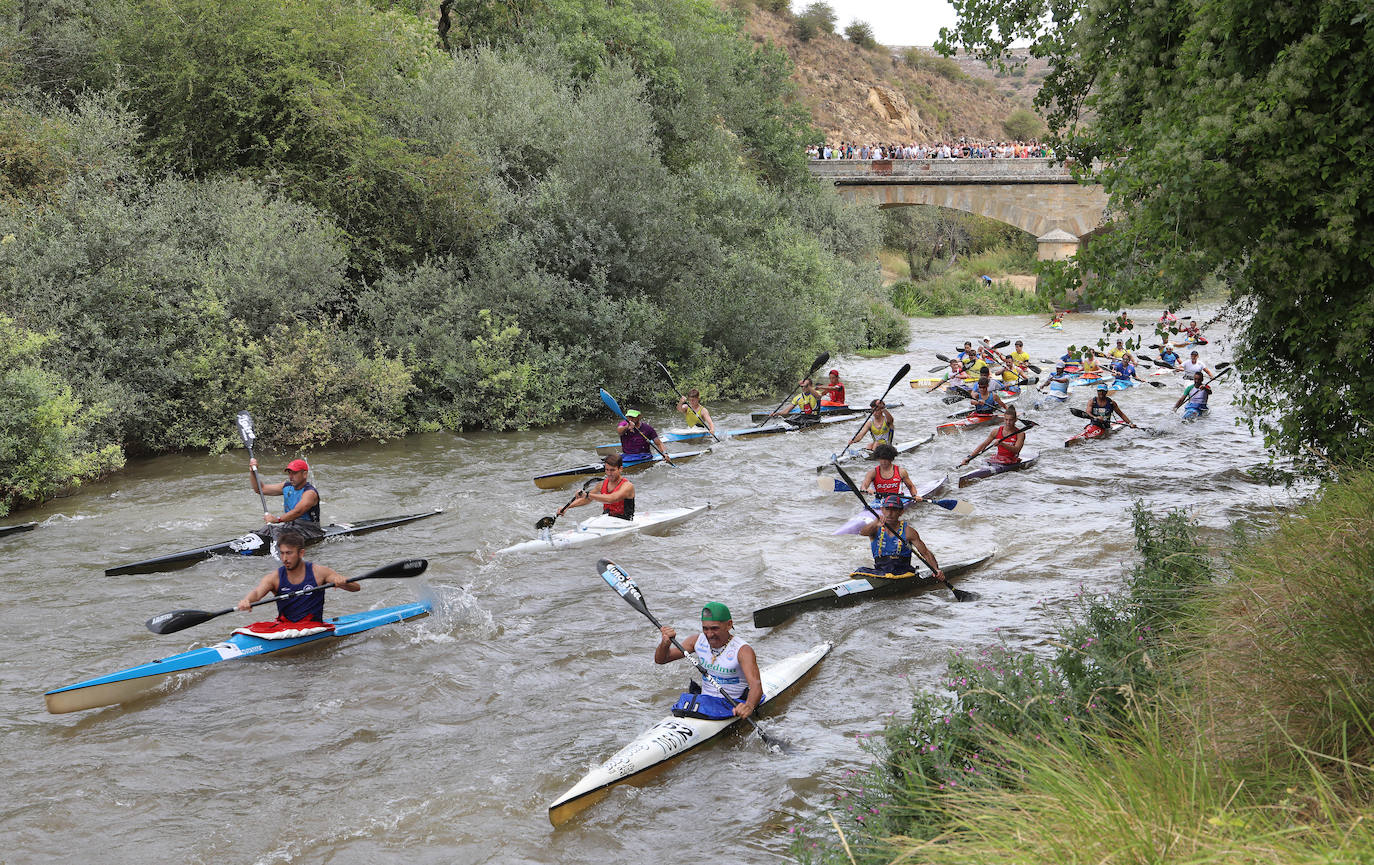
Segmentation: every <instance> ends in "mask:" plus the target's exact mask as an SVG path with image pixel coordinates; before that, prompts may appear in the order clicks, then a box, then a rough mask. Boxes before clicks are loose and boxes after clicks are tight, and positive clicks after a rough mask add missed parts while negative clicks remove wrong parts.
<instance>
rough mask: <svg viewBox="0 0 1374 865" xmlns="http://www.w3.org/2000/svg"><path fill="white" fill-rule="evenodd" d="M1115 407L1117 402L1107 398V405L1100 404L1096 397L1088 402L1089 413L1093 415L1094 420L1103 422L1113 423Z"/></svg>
mask: <svg viewBox="0 0 1374 865" xmlns="http://www.w3.org/2000/svg"><path fill="white" fill-rule="evenodd" d="M1115 409H1116V403H1115V402H1113V401H1112V400H1110V399H1109V400H1107V404H1106V405H1102V404H1100V403H1099V402H1098V401H1097V399H1096V398H1094V399H1093V401H1092V402H1091V403H1089V404H1088V414H1090V415H1092V416H1093V420H1095V421H1099V422H1103V423H1111V420H1112V412H1113V411H1114V410H1115Z"/></svg>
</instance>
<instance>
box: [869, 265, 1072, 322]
mask: <svg viewBox="0 0 1374 865" xmlns="http://www.w3.org/2000/svg"><path fill="white" fill-rule="evenodd" d="M889 290H890V291H891V293H892V305H893V306H895V307H896V308H897V309H899V310H901V311H902V312H903V313H905V314H907V315H914V316H937V315H1033V314H1036V313H1041V312H1051V311H1053V310H1052V307H1051V305H1050V302H1049V300H1048V299H1047V298H1043V297H1040V296H1039V295H1036V294H1035V293H1034V292H1027V291H1021V290H1020V289H1018V288H1016V287H1015V286H1012V285H1009V284H1007V283H998V282H994V283H993V284H992V285H991V286H988V285H985V284H984V283H983V281H982V279H980V278H979V277H977V276H973V275H971V274H969V273H967V272H964V271H949V272H947V273H945V274H942V275H940V276H936V277H933V278H931V279H926V280H922V281H921V282H896V283H893V284H892V286H891V288H890V289H889Z"/></svg>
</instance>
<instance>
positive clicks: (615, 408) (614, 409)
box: [597, 387, 625, 420]
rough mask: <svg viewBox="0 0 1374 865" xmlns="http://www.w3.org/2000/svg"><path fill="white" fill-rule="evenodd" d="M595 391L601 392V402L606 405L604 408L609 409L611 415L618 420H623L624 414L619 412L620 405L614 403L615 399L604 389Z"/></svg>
mask: <svg viewBox="0 0 1374 865" xmlns="http://www.w3.org/2000/svg"><path fill="white" fill-rule="evenodd" d="M597 390H599V391H600V392H601V401H602V402H604V403H605V404H606V408H608V409H610V410H611V413H612V414H614V415H615V416H616V417H618V418H620V419H621V420H624V419H625V412H623V411H621V410H620V403H618V402H616V401H615V397H613V396H611V395H610V394H609V393H607V392H606V389H605V388H604V387H603V388H597Z"/></svg>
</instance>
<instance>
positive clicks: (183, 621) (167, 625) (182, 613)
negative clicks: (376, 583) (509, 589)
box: [148, 559, 429, 634]
mask: <svg viewBox="0 0 1374 865" xmlns="http://www.w3.org/2000/svg"><path fill="white" fill-rule="evenodd" d="M428 567H429V562H428V561H427V560H425V559H405V560H403V561H399V562H392V563H391V564H389V565H383V566H382V567H380V568H377V569H376V570H373V571H368V572H367V573H365V574H363V575H362V576H361V577H353V578H352V579H350V580H349V582H350V583H360V582H362V581H363V580H376V579H397V578H401V577H418V576H420V575H421V574H423V573H424V572H425V568H428ZM333 587H334V584H333V583H326V584H325V585H323V586H315V587H314V588H310V589H301V590H300V591H298V592H287V593H286V594H284V595H278V596H276V597H275V598H263V599H262V600H261V601H255V602H253V603H252V604H250V605H249V606H251V607H257V606H261V605H262V604H271V603H275V602H276V601H284V600H286V599H287V598H295V597H299V596H300V595H308V594H310V593H311V592H322V591H324V590H325V589H331V588H333ZM236 610H237V608H236V607H230V608H229V609H227V610H220V611H219V612H217V613H207V612H205V611H204V610H173V611H172V612H170V613H163V614H162V615H160V616H153V617H152V618H151V619H149V620H148V630H150V631H152V632H153V633H154V634H175V633H176V632H177V631H184V630H186V629H187V628H192V627H195V626H196V625H199V624H201V623H203V622H208V621H210V620H211V619H217V618H219V617H220V616H227V615H228V614H230V613H232V612H235V611H236Z"/></svg>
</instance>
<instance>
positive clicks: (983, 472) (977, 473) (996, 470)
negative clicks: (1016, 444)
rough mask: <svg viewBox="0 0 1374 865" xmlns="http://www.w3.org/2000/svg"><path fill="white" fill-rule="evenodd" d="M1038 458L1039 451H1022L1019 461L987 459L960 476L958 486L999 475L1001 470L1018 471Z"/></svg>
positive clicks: (1027, 466)
mask: <svg viewBox="0 0 1374 865" xmlns="http://www.w3.org/2000/svg"><path fill="white" fill-rule="evenodd" d="M1039 458H1040V453H1039V451H1022V452H1021V461H1020V462H1015V463H999V462H993V461H992V460H988V461H987V462H986V463H984V465H983V467H982V468H978V469H974V470H973V471H971V472H969V473H968V474H966V475H962V476H960V478H959V487H960V489H962V488H964V487H966V486H968V485H969V484H971V483H973V482H974V481H978V480H982V479H983V478H990V477H992V476H993V475H1000V474H1002V473H1003V472H1018V471H1020V470H1021V469H1024V468H1029V467H1030V466H1031V465H1032V464H1033V463H1034V462H1035V461H1036V460H1038V459H1039Z"/></svg>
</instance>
